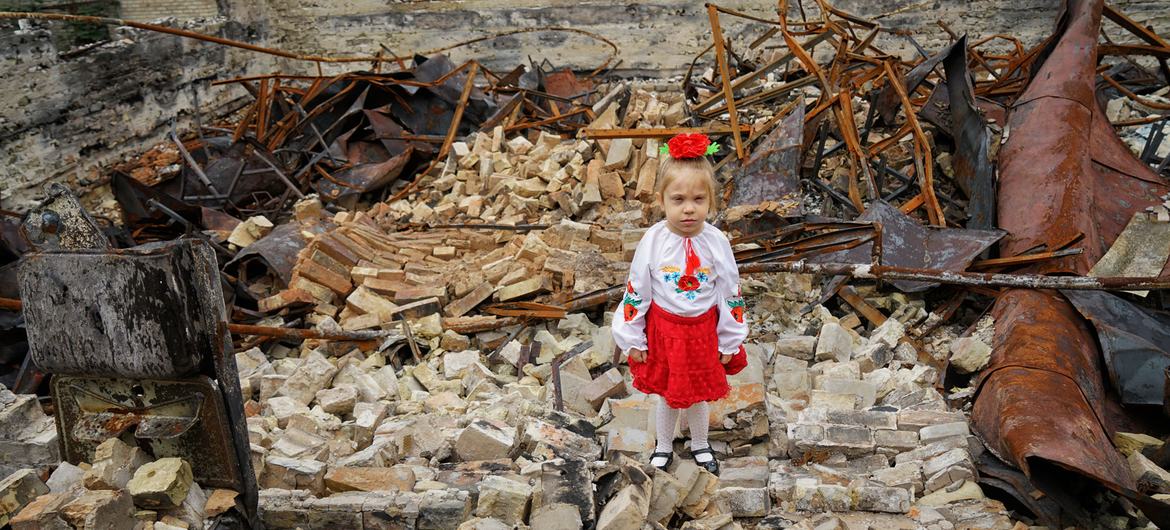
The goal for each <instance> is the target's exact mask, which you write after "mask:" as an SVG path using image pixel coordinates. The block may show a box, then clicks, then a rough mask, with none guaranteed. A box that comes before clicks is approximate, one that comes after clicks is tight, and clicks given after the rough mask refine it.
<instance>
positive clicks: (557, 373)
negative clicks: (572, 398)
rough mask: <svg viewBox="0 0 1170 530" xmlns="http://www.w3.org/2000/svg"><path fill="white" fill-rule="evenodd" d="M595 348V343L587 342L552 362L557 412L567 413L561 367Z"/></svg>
mask: <svg viewBox="0 0 1170 530" xmlns="http://www.w3.org/2000/svg"><path fill="white" fill-rule="evenodd" d="M591 347H593V341H592V340H587V341H585V342H582V343H581V344H578V345H576V346H575V347H573V349H571V350H569V351H567V352H565V353H562V354H560V355H558V356H556V358H555V359H553V360H552V384H553V398H554V406H555V407H556V409H557V412H564V411H565V399H564V396H563V394H562V393H561V365H562V364H564V363H565V362H567V361H568V360H570V359H572V358H573V357H576V356H578V355H580V354H581V352H583V351H585V350H587V349H589V348H591Z"/></svg>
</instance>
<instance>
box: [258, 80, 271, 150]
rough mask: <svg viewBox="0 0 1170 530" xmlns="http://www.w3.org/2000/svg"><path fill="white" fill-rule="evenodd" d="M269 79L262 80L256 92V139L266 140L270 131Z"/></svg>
mask: <svg viewBox="0 0 1170 530" xmlns="http://www.w3.org/2000/svg"><path fill="white" fill-rule="evenodd" d="M268 101H269V99H268V80H267V79H261V80H260V88H259V89H258V91H257V93H256V139H257V140H260V141H261V142H263V141H264V136H265V134H266V133H267V132H268Z"/></svg>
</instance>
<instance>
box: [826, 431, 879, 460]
mask: <svg viewBox="0 0 1170 530" xmlns="http://www.w3.org/2000/svg"><path fill="white" fill-rule="evenodd" d="M820 447H821V448H824V449H829V450H834V451H840V452H841V453H842V454H844V455H845V456H849V457H857V456H864V455H867V454H872V453H873V451H874V441H873V431H871V430H869V429H867V428H865V427H854V426H851V425H826V426H825V439H824V440H822V441H821V443H820Z"/></svg>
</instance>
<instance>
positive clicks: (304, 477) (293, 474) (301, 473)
mask: <svg viewBox="0 0 1170 530" xmlns="http://www.w3.org/2000/svg"><path fill="white" fill-rule="evenodd" d="M264 464H265V465H264V474H263V480H262V481H261V487H264V488H280V489H287V490H308V491H310V492H313V494H314V495H322V494H324V492H325V467H326V466H325V463H324V462H319V461H316V460H297V459H293V458H285V457H281V456H269V457H268V458H266V459H265V461H264Z"/></svg>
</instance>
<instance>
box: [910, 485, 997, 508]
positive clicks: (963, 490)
mask: <svg viewBox="0 0 1170 530" xmlns="http://www.w3.org/2000/svg"><path fill="white" fill-rule="evenodd" d="M982 498H984V495H983V490H982V489H980V487H979V485H978V484H976V483H975V482H973V481H970V480H965V481H963V482H962V483H961V484H956V485H954V486H953V487H948V488H944V489H941V490H938V491H936V492H934V493H931V494H929V495H924V496H923V497H922V498H920V499H918V504H919V505H921V506H932V507H933V506H943V505H947V504H951V503H953V502H959V501H964V500H974V499H982Z"/></svg>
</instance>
